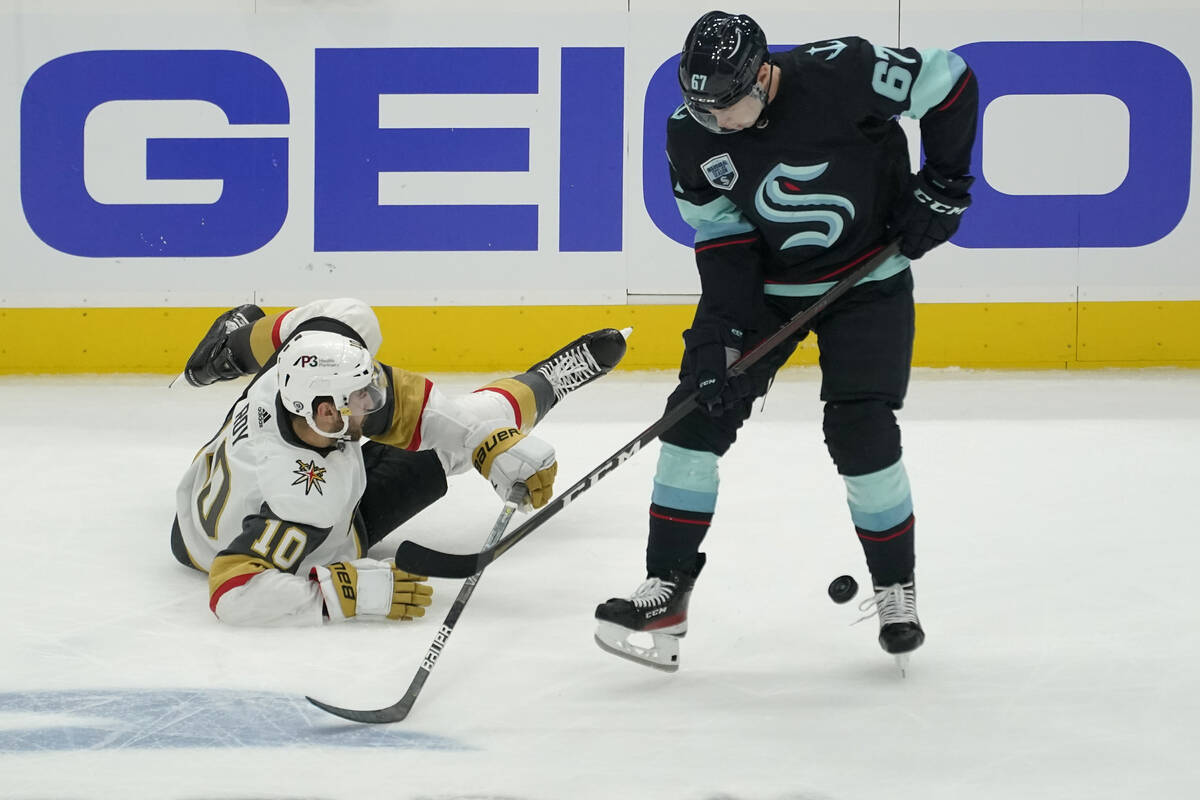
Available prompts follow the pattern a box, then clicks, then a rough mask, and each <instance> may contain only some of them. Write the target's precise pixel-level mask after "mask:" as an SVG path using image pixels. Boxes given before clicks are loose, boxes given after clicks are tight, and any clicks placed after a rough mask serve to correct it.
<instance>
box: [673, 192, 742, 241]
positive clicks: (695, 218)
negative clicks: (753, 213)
mask: <svg viewBox="0 0 1200 800" xmlns="http://www.w3.org/2000/svg"><path fill="white" fill-rule="evenodd" d="M675 203H676V204H677V205H678V206H679V213H680V215H682V216H683V221H684V222H686V223H687V224H688V225H691V226H692V227H693V228H695V229H696V244H700V243H701V242H710V241H712V240H713V239H720V238H721V237H723V236H733V235H734V234H738V233H749V232H750V231H752V230H754V226H753V225H751V224H750V223H749V221H747V219H746V217H745V216H744V215H743V214H742V212H741V211H739V210H738V207H737V206H735V205H734V204H733V201H732V200H730V199H729V198H728V197H718V198H717V199H716V200H713V201H711V202H708V203H705V204H704V205H702V206H698V205H696V204H695V203H689V202H688V201H687V200H682V199H680V198H678V197H676V198H675Z"/></svg>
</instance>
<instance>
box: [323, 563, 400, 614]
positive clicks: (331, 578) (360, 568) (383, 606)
mask: <svg viewBox="0 0 1200 800" xmlns="http://www.w3.org/2000/svg"><path fill="white" fill-rule="evenodd" d="M309 579H310V580H313V581H316V582H317V584H318V585H319V586H320V587H321V596H322V597H323V598H324V600H325V613H326V615H327V616H328V617H329V620H330V621H331V622H345V621H346V620H348V619H350V618H352V617H363V616H382V617H386V616H387V615H388V612H390V611H391V610H392V585H393V579H392V568H391V567H390V566H389V565H388V564H386V563H384V562H382V561H375V560H374V559H368V558H360V559H356V560H355V561H350V562H347V561H338V562H335V563H333V564H330V565H329V566H323V567H313V568H312V570H311V572H309Z"/></svg>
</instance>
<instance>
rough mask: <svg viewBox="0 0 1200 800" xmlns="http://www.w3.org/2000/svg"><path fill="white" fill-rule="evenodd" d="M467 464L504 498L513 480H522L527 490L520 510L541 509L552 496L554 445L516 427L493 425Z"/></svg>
mask: <svg viewBox="0 0 1200 800" xmlns="http://www.w3.org/2000/svg"><path fill="white" fill-rule="evenodd" d="M471 463H472V464H473V465H474V466H475V469H476V470H478V471H479V474H480V475H482V476H483V477H485V478H487V479H488V480H489V481H491V484H492V488H493V489H495V490H496V494H498V495H500V496H501V497H503V498H504V499H505V500H507V499H508V493H509V492H510V491H512V487H513V484H514V483H517V482H518V481H519V482H522V483H524V484H525V487H526V488H527V489H528V490H529V491H528V492H527V493H526V495H525V501H524V502H523V503H521V509H522V510H523V511H530V510H532V509H535V508H541V507H542V506H544V505H546V503H548V502H550V498H551V497H552V496H553V495H554V477H555V475H557V474H558V461H557V460H556V459H555V457H554V448H553V447H551V446H550V444H549V443H547V442H545V441H543V440H541V439H539V438H537V437H536V436H526V435H525V434H523V433H521V432H520V431H518V430H517V429H516V428H497V429H496V430H494V431H492V432H491V433H489V434H488V435H487V437H486V438H485V439H484V440H483V441H482V442H480V443H479V445H478V446H476V448H475V453H474V456H473V457H472V458H471Z"/></svg>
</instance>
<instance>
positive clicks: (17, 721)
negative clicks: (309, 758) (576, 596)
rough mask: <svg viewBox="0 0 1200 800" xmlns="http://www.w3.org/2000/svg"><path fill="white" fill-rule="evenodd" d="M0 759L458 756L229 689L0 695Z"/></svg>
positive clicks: (405, 734)
mask: <svg viewBox="0 0 1200 800" xmlns="http://www.w3.org/2000/svg"><path fill="white" fill-rule="evenodd" d="M0 717H2V718H3V719H4V726H3V727H2V728H0V752H7V753H14V752H16V753H25V752H29V753H32V752H46V751H70V750H129V749H144V750H162V749H173V748H180V747H205V748H226V747H229V748H232V747H237V748H243V747H289V748H290V747H313V746H317V747H386V748H389V749H392V750H395V749H405V750H444V751H461V750H469V749H472V748H469V747H467V746H466V745H464V744H463V743H461V742H458V741H455V740H454V739H448V738H445V737H442V736H430V735H428V734H423V733H413V732H412V731H409V730H405V729H403V728H398V727H395V726H390V725H356V726H354V727H344V726H331V725H329V724H328V720H329V718H328V717H327V716H326V715H325V714H324V713H323V712H321V711H318V710H317V709H315V708H313V707H312V706H311V705H309V704H308V703H307V702H305V700H304V699H303V698H301V697H292V696H290V695H283V694H272V693H268V692H249V691H237V690H233V689H217V690H213V689H196V690H188V689H176V690H163V689H154V690H139V689H112V690H94V689H72V690H67V691H57V692H56V691H46V692H4V693H0Z"/></svg>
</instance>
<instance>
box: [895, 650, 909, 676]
mask: <svg viewBox="0 0 1200 800" xmlns="http://www.w3.org/2000/svg"><path fill="white" fill-rule="evenodd" d="M908 656H909V654H908V653H897V654H896V666H897V667H898V668H899V670H900V677H901V678H907V677H908Z"/></svg>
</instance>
